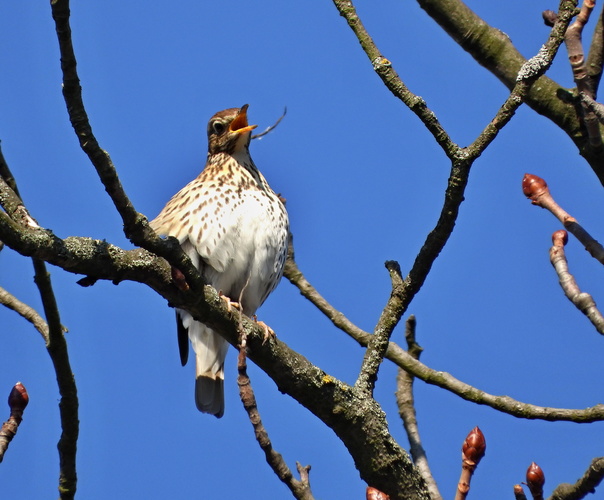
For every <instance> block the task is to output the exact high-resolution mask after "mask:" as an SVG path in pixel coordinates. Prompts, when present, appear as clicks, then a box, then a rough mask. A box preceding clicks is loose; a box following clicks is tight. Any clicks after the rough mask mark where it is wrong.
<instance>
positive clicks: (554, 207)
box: [522, 174, 604, 264]
mask: <svg viewBox="0 0 604 500" xmlns="http://www.w3.org/2000/svg"><path fill="white" fill-rule="evenodd" d="M522 192H523V193H524V195H525V196H526V197H527V198H528V199H529V200H531V203H532V204H533V205H537V206H538V207H541V208H545V209H547V210H549V211H550V212H551V213H552V214H553V215H554V216H555V217H556V218H557V219H558V220H559V221H560V222H562V224H563V225H564V228H565V229H566V230H568V231H569V232H570V233H572V234H573V235H574V236H575V238H577V239H578V240H579V241H580V242H581V243H582V244H583V246H584V247H585V250H587V251H588V252H589V253H590V255H591V256H592V257H593V258H594V259H596V260H598V261H599V262H600V263H602V264H604V247H603V246H602V245H601V244H600V243H598V242H597V241H596V240H595V239H594V238H593V237H592V236H591V235H590V234H589V233H588V232H587V231H586V230H585V229H583V227H582V226H581V225H580V224H579V223H578V222H577V219H575V218H574V217H573V216H572V215H570V214H569V213H568V212H566V210H564V209H563V208H562V207H561V206H560V205H558V203H556V200H554V198H553V196H552V194H551V192H550V190H549V188H548V187H547V182H545V180H544V179H542V178H541V177H538V176H536V175H532V174H525V175H524V178H523V179H522Z"/></svg>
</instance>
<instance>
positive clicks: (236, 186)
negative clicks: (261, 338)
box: [150, 104, 289, 418]
mask: <svg viewBox="0 0 604 500" xmlns="http://www.w3.org/2000/svg"><path fill="white" fill-rule="evenodd" d="M247 109H248V105H247V104H246V105H245V106H243V107H241V108H231V109H225V110H224V111H219V112H218V113H216V114H215V115H214V116H213V117H212V118H211V119H210V121H209V123H208V157H207V161H206V165H205V167H204V169H203V171H202V172H201V174H199V176H198V177H197V178H196V179H194V180H193V181H191V182H190V183H189V184H187V185H186V186H185V187H184V188H183V189H181V190H180V191H179V192H178V193H176V195H174V197H173V198H172V199H171V200H170V201H169V202H168V204H167V205H166V206H165V207H164V209H163V210H162V211H161V212H160V214H159V215H158V216H157V217H156V218H155V219H154V220H153V221H151V223H150V224H151V227H152V228H153V229H154V230H155V231H156V232H157V233H158V234H159V235H162V236H174V237H175V238H177V239H178V241H179V242H180V244H181V246H182V248H183V250H184V251H185V253H186V254H187V255H188V256H189V258H190V259H191V261H192V262H193V264H194V265H195V266H196V267H197V269H199V271H200V273H201V274H202V275H203V276H204V278H205V280H206V282H207V283H208V284H210V285H212V286H213V287H214V288H216V289H217V290H219V291H220V292H221V294H222V295H223V296H225V297H227V298H229V299H231V300H232V301H233V302H236V303H238V304H239V307H240V308H241V310H242V312H243V313H244V314H246V315H248V316H252V315H253V314H254V313H255V312H256V309H258V307H260V305H261V304H262V303H263V302H264V300H265V299H266V298H267V297H268V295H269V294H270V293H271V292H272V291H273V290H274V289H275V287H276V286H277V284H278V283H279V280H280V279H281V276H282V275H283V266H284V265H285V258H286V255H287V242H288V235H289V219H288V216H287V212H286V210H285V206H284V204H283V202H282V201H281V199H280V198H279V196H278V195H277V194H275V192H274V191H273V190H272V189H271V188H270V186H269V185H268V183H267V181H266V179H265V178H264V176H263V175H262V174H261V173H260V172H259V171H258V169H257V168H256V165H254V162H253V161H252V158H251V157H250V152H249V145H250V140H251V134H252V130H253V129H254V128H256V125H248V121H247ZM176 322H177V331H178V340H179V349H180V356H181V362H182V364H183V366H184V365H185V364H186V362H187V357H188V339H187V332H188V338H189V339H190V340H191V344H192V346H193V350H194V351H195V358H196V365H197V367H196V379H195V403H196V405H197V408H198V409H199V411H202V412H204V413H210V414H212V415H215V416H216V417H218V418H220V417H222V415H223V414H224V360H225V357H226V353H227V350H228V343H227V342H226V340H224V339H223V338H222V337H221V336H220V335H219V334H218V333H217V332H215V331H214V330H212V329H211V328H209V327H207V326H206V325H204V324H203V323H200V322H198V321H195V320H194V319H193V317H192V316H191V315H190V314H189V313H188V312H186V311H183V310H181V309H177V310H176Z"/></svg>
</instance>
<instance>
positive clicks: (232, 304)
mask: <svg viewBox="0 0 604 500" xmlns="http://www.w3.org/2000/svg"><path fill="white" fill-rule="evenodd" d="M218 296H219V297H220V298H221V299H222V300H224V302H225V303H226V306H227V310H228V311H229V312H231V309H233V308H234V309H237V310H238V311H241V304H240V303H239V302H234V301H232V300H231V299H230V298H229V297H227V296H226V295H225V294H224V293H222V292H218Z"/></svg>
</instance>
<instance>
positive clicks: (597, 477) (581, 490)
mask: <svg viewBox="0 0 604 500" xmlns="http://www.w3.org/2000/svg"><path fill="white" fill-rule="evenodd" d="M603 478H604V457H598V458H594V459H593V460H592V461H591V464H590V465H589V468H588V469H587V471H586V472H585V474H583V476H582V477H581V479H579V480H578V481H577V482H576V483H575V484H568V483H562V484H560V485H558V486H557V487H556V489H555V490H554V492H553V493H552V496H551V497H549V499H548V500H581V499H582V498H585V497H586V496H587V495H589V494H590V493H595V491H596V486H598V485H599V484H600V483H601V482H602V479H603Z"/></svg>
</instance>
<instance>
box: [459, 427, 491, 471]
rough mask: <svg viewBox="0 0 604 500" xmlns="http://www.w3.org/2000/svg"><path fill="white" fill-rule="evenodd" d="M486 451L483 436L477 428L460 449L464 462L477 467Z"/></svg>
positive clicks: (471, 432)
mask: <svg viewBox="0 0 604 500" xmlns="http://www.w3.org/2000/svg"><path fill="white" fill-rule="evenodd" d="M486 449H487V442H486V440H485V438H484V434H483V433H482V431H481V430H480V429H479V428H478V427H474V428H473V429H472V430H471V431H470V433H469V434H468V437H466V440H465V441H464V443H463V446H462V447H461V454H462V458H463V460H464V461H469V462H472V463H473V464H474V465H477V464H478V462H480V459H481V458H482V457H484V454H485V452H486Z"/></svg>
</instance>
